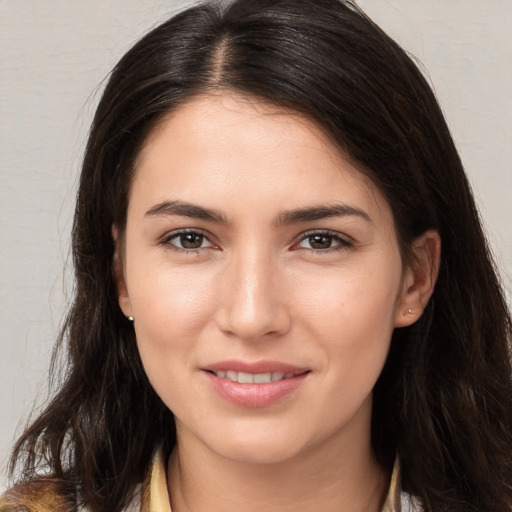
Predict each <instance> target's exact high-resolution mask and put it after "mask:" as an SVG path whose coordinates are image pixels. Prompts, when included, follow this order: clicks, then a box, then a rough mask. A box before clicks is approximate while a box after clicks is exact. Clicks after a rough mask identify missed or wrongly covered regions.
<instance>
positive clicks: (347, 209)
mask: <svg viewBox="0 0 512 512" xmlns="http://www.w3.org/2000/svg"><path fill="white" fill-rule="evenodd" d="M346 215H350V216H356V217H360V218H362V219H364V220H365V221H367V222H369V223H371V224H373V221H372V219H371V217H370V216H369V215H368V214H367V213H366V212H365V211H364V210H361V209H359V208H355V207H353V206H350V205H347V204H343V203H336V204H329V205H319V206H311V207H309V208H297V209H295V210H288V211H285V212H282V213H281V214H280V215H279V217H278V218H277V222H276V224H277V225H278V226H279V225H288V224H296V223H299V222H311V221H315V220H322V219H328V218H330V217H342V216H346Z"/></svg>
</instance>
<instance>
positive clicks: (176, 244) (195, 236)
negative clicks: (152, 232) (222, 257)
mask: <svg viewBox="0 0 512 512" xmlns="http://www.w3.org/2000/svg"><path fill="white" fill-rule="evenodd" d="M162 244H163V245H170V246H171V247H172V248H175V249H178V250H180V249H181V250H185V251H186V250H192V251H193V250H195V249H203V248H205V247H214V245H213V244H212V243H211V242H210V241H209V240H208V238H206V236H205V235H204V234H203V233H201V232H200V231H194V230H190V231H189V230H186V231H183V230H182V231H175V232H173V233H170V234H169V235H168V236H166V237H165V238H164V239H163V240H162Z"/></svg>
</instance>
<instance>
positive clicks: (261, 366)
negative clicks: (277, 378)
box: [203, 359, 309, 375]
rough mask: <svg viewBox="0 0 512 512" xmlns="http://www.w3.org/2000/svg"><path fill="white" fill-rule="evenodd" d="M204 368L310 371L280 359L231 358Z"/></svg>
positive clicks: (295, 372)
mask: <svg viewBox="0 0 512 512" xmlns="http://www.w3.org/2000/svg"><path fill="white" fill-rule="evenodd" d="M203 370H206V371H209V372H218V371H228V370H232V371H235V372H244V373H253V374H261V373H273V372H282V373H294V374H296V375H298V374H301V373H305V372H307V371H309V368H305V367H301V366H295V365H292V364H288V363H283V362H280V361H253V362H251V361H242V360H238V359H230V360H227V361H219V362H216V363H213V364H209V365H208V366H205V367H203Z"/></svg>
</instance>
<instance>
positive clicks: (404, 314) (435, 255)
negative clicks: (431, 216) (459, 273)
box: [395, 230, 441, 327]
mask: <svg viewBox="0 0 512 512" xmlns="http://www.w3.org/2000/svg"><path fill="white" fill-rule="evenodd" d="M412 253H413V254H412V261H411V263H410V264H409V266H408V267H407V268H406V269H405V271H404V277H403V284H402V291H401V293H400V297H399V298H398V301H397V309H396V316H395V326H396V327H406V326H408V325H412V324H413V323H414V322H416V320H418V318H419V317H420V316H421V315H422V313H423V311H424V310H425V307H426V306H427V304H428V301H429V300H430V297H431V296H432V293H433V292H434V286H435V284H436V281H437V276H438V273H439V264H440V261H441V238H440V236H439V233H438V232H437V231H434V230H429V231H426V232H425V233H423V235H421V236H420V237H419V238H417V239H416V240H415V241H414V242H413V244H412Z"/></svg>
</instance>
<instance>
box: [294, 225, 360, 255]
mask: <svg viewBox="0 0 512 512" xmlns="http://www.w3.org/2000/svg"><path fill="white" fill-rule="evenodd" d="M314 236H315V237H327V238H331V239H332V242H335V243H336V244H337V245H335V246H334V247H328V248H326V249H314V248H304V247H298V245H299V244H300V243H302V242H304V241H305V240H307V239H308V238H312V237H314ZM353 245H354V243H353V242H352V241H351V240H349V239H348V237H343V236H342V235H341V234H340V233H337V232H336V231H329V230H312V231H307V232H306V233H303V234H301V236H300V240H299V241H298V242H297V243H296V244H295V245H294V247H296V248H295V249H294V250H296V251H300V250H306V251H308V252H313V253H314V254H323V255H325V254H332V253H336V252H341V251H346V250H348V249H350V248H351V247H353Z"/></svg>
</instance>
